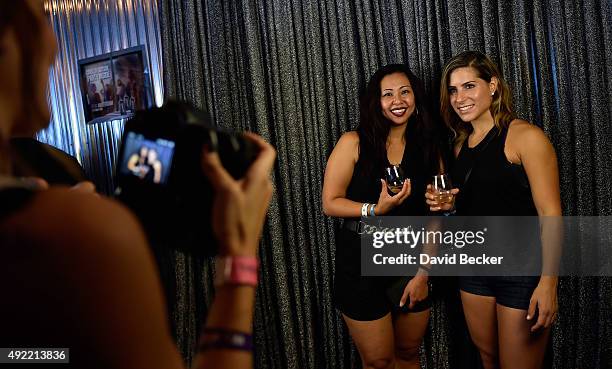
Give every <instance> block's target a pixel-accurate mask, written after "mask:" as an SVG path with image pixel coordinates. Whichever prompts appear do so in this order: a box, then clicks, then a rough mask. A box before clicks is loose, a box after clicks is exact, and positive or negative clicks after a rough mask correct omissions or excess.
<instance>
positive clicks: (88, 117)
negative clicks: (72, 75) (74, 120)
mask: <svg viewBox="0 0 612 369" xmlns="http://www.w3.org/2000/svg"><path fill="white" fill-rule="evenodd" d="M79 75H80V83H81V94H82V99H83V110H84V112H85V121H86V122H87V123H99V122H104V121H109V120H115V119H123V118H129V117H130V116H131V115H132V114H134V112H136V111H137V110H142V109H145V108H147V107H149V106H150V104H151V98H150V92H149V85H150V83H149V79H148V75H149V73H148V69H147V68H146V63H145V58H144V48H143V47H142V46H138V47H134V48H130V49H126V50H122V51H116V52H112V53H108V54H104V55H100V56H96V57H93V58H87V59H83V60H80V61H79Z"/></svg>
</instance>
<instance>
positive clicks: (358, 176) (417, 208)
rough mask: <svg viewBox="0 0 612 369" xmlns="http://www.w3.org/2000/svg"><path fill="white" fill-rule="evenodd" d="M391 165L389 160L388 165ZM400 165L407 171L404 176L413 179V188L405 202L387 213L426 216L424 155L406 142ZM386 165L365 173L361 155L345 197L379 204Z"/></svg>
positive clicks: (426, 178)
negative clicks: (381, 180)
mask: <svg viewBox="0 0 612 369" xmlns="http://www.w3.org/2000/svg"><path fill="white" fill-rule="evenodd" d="M386 166H391V164H390V163H389V160H388V159H387V160H386V163H385V167H386ZM400 167H401V168H402V170H403V171H404V177H405V178H410V182H411V185H412V190H411V193H410V196H408V197H407V198H406V199H405V200H404V202H403V203H401V204H400V205H399V206H397V207H395V208H394V209H392V210H391V211H389V212H388V213H387V214H385V215H426V214H428V211H429V210H428V208H427V204H426V203H425V187H426V186H427V180H428V179H429V178H428V175H427V169H426V167H425V163H424V162H423V154H422V153H421V152H420V151H419V150H418V149H417V148H415V145H410V143H406V146H405V147H404V154H403V156H402V162H401V163H400ZM384 169H385V168H384V167H380V168H377V169H375V171H374V173H366V171H365V170H364V168H363V163H362V160H361V156H360V158H359V159H358V160H357V163H356V164H355V168H354V169H353V176H352V178H351V182H350V184H349V186H348V188H347V190H346V198H347V199H349V200H353V201H357V202H367V203H371V204H376V203H377V202H378V198H379V196H380V191H381V183H380V179H381V178H384V177H385V173H384Z"/></svg>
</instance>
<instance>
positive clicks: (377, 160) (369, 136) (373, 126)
mask: <svg viewBox="0 0 612 369" xmlns="http://www.w3.org/2000/svg"><path fill="white" fill-rule="evenodd" d="M394 73H403V74H404V75H405V76H406V77H408V80H409V81H410V85H411V86H412V91H413V93H414V98H415V109H414V112H413V113H412V114H411V115H410V118H409V119H408V123H407V126H406V132H405V141H406V145H411V152H420V153H422V158H419V159H420V160H423V161H424V163H425V167H426V169H427V170H428V171H429V173H428V174H431V175H434V174H437V173H438V171H439V170H440V168H439V163H440V160H441V158H442V153H441V149H440V142H441V141H440V137H439V130H438V129H436V126H435V125H434V120H433V119H432V115H431V109H430V107H429V100H428V99H427V97H426V95H425V89H424V88H423V84H422V83H421V81H420V80H419V79H418V78H417V77H416V76H415V75H414V73H412V71H410V69H409V68H408V66H407V65H405V64H389V65H385V66H383V67H381V68H380V69H378V70H377V71H376V73H374V75H372V77H371V78H370V81H369V82H368V84H367V86H366V89H365V91H364V93H363V94H362V95H361V99H360V105H359V106H360V123H359V127H357V133H358V134H359V161H360V163H361V164H362V168H363V169H364V171H365V173H367V174H368V175H378V173H377V172H378V171H379V170H382V169H383V168H382V167H383V166H384V163H386V162H387V137H388V136H389V131H390V130H391V124H392V123H391V122H390V121H389V120H388V119H387V118H385V117H384V115H383V112H382V108H381V105H380V97H381V90H380V83H381V81H382V80H383V78H384V77H385V76H388V75H390V74H394ZM414 149H416V150H414Z"/></svg>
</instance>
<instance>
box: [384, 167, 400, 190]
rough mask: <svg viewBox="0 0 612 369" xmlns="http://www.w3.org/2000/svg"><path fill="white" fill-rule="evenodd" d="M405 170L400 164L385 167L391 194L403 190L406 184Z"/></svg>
mask: <svg viewBox="0 0 612 369" xmlns="http://www.w3.org/2000/svg"><path fill="white" fill-rule="evenodd" d="M404 180H405V178H404V171H403V170H402V168H401V167H400V166H399V165H392V166H390V167H387V168H385V181H387V190H388V191H389V195H391V196H393V195H395V194H397V193H398V192H400V191H401V190H402V187H403V186H404Z"/></svg>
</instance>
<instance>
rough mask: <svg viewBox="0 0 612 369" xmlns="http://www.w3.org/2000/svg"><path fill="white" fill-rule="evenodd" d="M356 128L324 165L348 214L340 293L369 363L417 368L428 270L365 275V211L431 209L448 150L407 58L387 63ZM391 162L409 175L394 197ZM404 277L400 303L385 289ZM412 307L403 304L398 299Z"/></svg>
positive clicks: (339, 249)
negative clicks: (433, 186) (388, 175)
mask: <svg viewBox="0 0 612 369" xmlns="http://www.w3.org/2000/svg"><path fill="white" fill-rule="evenodd" d="M360 112H361V116H360V118H361V122H360V124H359V127H358V129H357V131H352V132H347V133H345V134H344V135H342V137H341V138H340V140H339V141H338V143H337V144H336V146H335V148H334V150H333V152H332V153H331V155H330V157H329V160H328V162H327V167H326V169H325V181H324V185H323V209H324V212H325V214H327V215H330V216H334V217H341V218H344V223H343V226H342V228H341V229H340V230H339V232H338V235H337V246H336V275H335V293H334V299H335V303H336V305H337V307H338V309H339V310H340V311H341V312H342V316H343V317H344V321H345V322H346V324H347V326H348V328H349V331H350V333H351V336H352V337H353V340H354V342H355V344H356V346H357V349H358V350H359V353H360V355H361V359H362V362H363V366H364V368H418V367H419V355H418V353H419V346H420V344H421V341H422V338H423V335H424V333H425V329H426V327H427V322H428V319H429V308H430V302H429V299H428V286H427V279H428V275H427V270H425V269H418V271H417V273H416V276H414V277H413V278H411V279H410V278H409V277H406V278H402V277H398V278H388V277H362V276H361V270H360V258H359V256H360V235H359V222H358V220H359V217H360V215H361V216H373V215H376V216H379V215H425V214H427V206H426V204H425V202H424V201H423V195H424V193H425V184H426V182H427V180H428V177H429V176H433V175H435V174H438V172H439V170H440V162H441V150H440V149H439V145H438V142H439V140H438V139H437V137H436V130H435V127H434V123H433V121H432V119H431V115H430V111H429V109H428V101H427V98H426V96H425V93H424V90H423V87H422V84H421V82H420V81H419V79H418V78H417V77H416V76H415V75H414V74H413V73H412V72H411V71H410V70H409V69H408V67H407V66H405V65H403V64H391V65H387V66H384V67H382V68H380V69H379V70H378V71H376V73H374V75H373V76H372V78H370V81H369V83H368V85H367V88H366V91H365V93H364V95H363V96H362V99H361V106H360ZM391 165H396V166H399V167H400V168H401V169H402V170H403V172H404V173H405V177H406V178H407V179H406V180H405V181H404V183H403V187H402V188H401V190H400V191H399V193H397V194H395V195H393V196H391V195H390V194H389V192H388V190H387V184H386V183H385V181H384V180H381V178H383V177H384V170H385V168H386V167H389V166H391ZM398 282H399V283H400V288H402V289H403V296H402V298H401V302H399V303H398V301H391V300H390V298H389V297H388V296H387V294H386V293H385V291H386V290H387V289H388V288H390V286H392V285H395V284H396V283H398ZM400 303H401V305H404V304H405V306H399V304H400Z"/></svg>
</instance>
